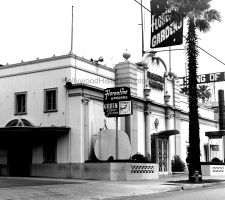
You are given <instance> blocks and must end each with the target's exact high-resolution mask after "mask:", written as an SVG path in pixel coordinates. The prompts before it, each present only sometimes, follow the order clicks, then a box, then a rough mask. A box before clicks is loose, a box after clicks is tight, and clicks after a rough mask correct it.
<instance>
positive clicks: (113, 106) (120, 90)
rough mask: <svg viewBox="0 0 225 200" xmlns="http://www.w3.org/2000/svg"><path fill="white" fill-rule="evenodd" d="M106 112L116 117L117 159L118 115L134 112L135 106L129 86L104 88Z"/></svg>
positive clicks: (117, 153) (117, 141) (117, 149)
mask: <svg viewBox="0 0 225 200" xmlns="http://www.w3.org/2000/svg"><path fill="white" fill-rule="evenodd" d="M103 108H104V113H105V116H106V117H116V147H115V148H116V159H118V158H119V135H118V117H124V116H128V115H132V114H133V106H132V101H131V95H130V88H128V87H114V88H107V89H105V90H104V106H103Z"/></svg>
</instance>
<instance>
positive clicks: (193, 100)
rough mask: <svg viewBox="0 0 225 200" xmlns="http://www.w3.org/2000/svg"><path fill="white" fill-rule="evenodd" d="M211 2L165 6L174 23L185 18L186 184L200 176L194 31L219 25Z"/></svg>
mask: <svg viewBox="0 0 225 200" xmlns="http://www.w3.org/2000/svg"><path fill="white" fill-rule="evenodd" d="M210 1H211V0H169V6H170V8H172V9H173V10H176V12H175V11H173V12H172V15H171V18H173V19H175V20H176V21H177V23H178V22H179V21H180V19H181V16H183V17H184V18H187V26H188V33H187V36H186V56H187V61H188V76H189V83H188V88H189V145H190V152H189V153H190V164H189V180H190V181H192V182H193V181H195V178H194V174H195V171H198V172H199V174H200V175H201V174H202V173H201V164H200V139H199V119H198V91H197V69H198V61H197V58H198V55H199V51H198V46H197V44H198V37H197V33H196V29H199V30H200V31H202V32H207V31H209V29H210V23H211V22H213V21H219V22H220V21H221V16H220V13H219V12H218V11H217V10H215V9H210V8H211V6H210Z"/></svg>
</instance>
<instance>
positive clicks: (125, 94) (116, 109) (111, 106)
mask: <svg viewBox="0 0 225 200" xmlns="http://www.w3.org/2000/svg"><path fill="white" fill-rule="evenodd" d="M103 109H104V112H105V116H106V117H122V116H127V115H131V114H132V112H133V106H132V101H131V96H130V88H128V87H115V88H107V89H105V90H104V105H103Z"/></svg>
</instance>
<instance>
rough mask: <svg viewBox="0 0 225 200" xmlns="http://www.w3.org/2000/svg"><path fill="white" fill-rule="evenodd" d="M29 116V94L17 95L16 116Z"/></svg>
mask: <svg viewBox="0 0 225 200" xmlns="http://www.w3.org/2000/svg"><path fill="white" fill-rule="evenodd" d="M23 114H27V93H26V92H21V93H16V94H15V115H23Z"/></svg>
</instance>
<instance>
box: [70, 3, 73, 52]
mask: <svg viewBox="0 0 225 200" xmlns="http://www.w3.org/2000/svg"><path fill="white" fill-rule="evenodd" d="M70 54H73V6H72V24H71V49H70Z"/></svg>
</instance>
